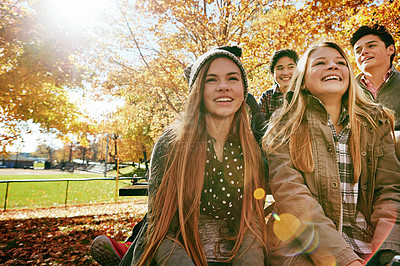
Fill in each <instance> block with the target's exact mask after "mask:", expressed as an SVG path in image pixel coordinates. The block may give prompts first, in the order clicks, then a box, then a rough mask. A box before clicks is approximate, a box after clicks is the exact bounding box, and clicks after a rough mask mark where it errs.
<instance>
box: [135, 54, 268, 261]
mask: <svg viewBox="0 0 400 266" xmlns="http://www.w3.org/2000/svg"><path fill="white" fill-rule="evenodd" d="M218 57H219V56H218ZM215 58H217V57H215ZM215 58H213V59H210V60H209V61H208V62H206V63H205V64H204V66H203V67H202V69H201V70H200V73H199V75H198V77H197V79H196V80H195V83H194V85H193V87H192V89H191V91H190V93H189V97H188V101H187V103H186V106H185V109H184V112H183V115H182V117H181V119H179V120H177V121H176V122H175V123H174V124H173V125H172V126H171V127H170V132H171V138H170V143H169V145H168V151H167V154H166V159H165V161H166V165H165V167H166V168H165V171H164V175H163V179H162V181H161V184H160V187H159V189H158V191H157V194H156V196H155V197H154V199H153V212H152V216H151V217H150V220H149V227H148V230H147V239H148V240H147V244H146V247H145V250H144V253H143V255H142V257H141V258H140V260H139V265H143V264H149V263H150V262H151V259H152V258H153V256H154V254H155V252H156V250H157V249H158V247H159V245H160V243H161V241H162V240H163V239H164V238H165V237H166V234H167V231H168V228H169V226H170V223H171V221H172V219H173V218H174V216H177V219H178V221H179V228H178V234H177V237H176V238H175V239H172V240H173V241H176V242H177V243H179V244H180V245H181V246H182V247H183V248H184V249H185V251H186V252H187V254H188V255H189V256H190V257H191V259H192V261H193V262H194V263H195V264H196V265H207V260H206V256H205V254H204V251H203V248H202V243H201V237H200V234H199V231H198V225H199V216H200V198H201V191H202V188H203V181H204V172H205V162H206V145H207V144H206V142H207V128H206V122H205V115H206V113H207V110H206V109H205V106H204V101H203V91H204V83H205V76H206V74H207V72H208V69H209V66H210V64H211V62H212V61H213V60H214V59H215ZM227 58H228V57H227ZM230 132H231V134H238V135H239V138H240V142H241V146H242V150H243V158H244V192H243V204H242V209H241V220H240V225H239V229H238V230H237V232H238V234H237V235H236V236H235V237H234V240H235V245H234V247H233V249H232V251H231V252H230V253H229V254H228V256H229V260H232V259H233V258H234V256H235V255H236V254H237V252H238V250H239V247H240V245H241V243H242V240H243V235H244V232H245V231H246V230H251V231H252V232H253V233H254V234H255V235H256V237H257V238H258V239H260V240H261V241H262V243H263V244H264V239H265V230H264V226H263V224H264V223H265V220H264V215H263V203H264V201H263V200H262V199H261V200H257V199H255V198H254V197H253V192H254V191H255V189H257V188H260V187H264V186H265V182H264V180H263V178H264V171H263V160H262V155H261V151H260V148H259V146H258V144H257V142H256V140H255V138H254V136H253V135H252V133H251V130H250V125H249V121H248V116H247V112H246V106H245V103H244V102H243V103H242V105H241V107H240V108H239V110H238V111H237V112H236V114H235V117H234V120H233V123H232V126H231V129H230ZM152 170H154V169H152ZM158 170H159V171H161V170H160V169H158ZM149 204H150V203H149ZM254 215H257V217H258V222H259V224H260V226H261V229H262V235H261V236H259V235H257V234H256V231H255V229H254V228H253V227H252V226H254V225H253V224H250V220H251V217H252V216H254ZM221 261H222V260H221Z"/></svg>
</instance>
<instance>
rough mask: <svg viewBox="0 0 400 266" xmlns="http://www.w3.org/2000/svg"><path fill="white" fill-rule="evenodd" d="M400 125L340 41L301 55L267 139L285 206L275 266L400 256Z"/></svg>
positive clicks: (279, 213) (270, 234) (276, 219)
mask: <svg viewBox="0 0 400 266" xmlns="http://www.w3.org/2000/svg"><path fill="white" fill-rule="evenodd" d="M393 124H394V122H393V114H392V112H391V111H389V110H387V109H385V108H383V107H381V106H380V105H377V104H374V103H372V102H371V101H370V100H368V99H367V98H366V97H365V96H364V94H363V92H362V91H361V89H360V88H359V87H358V85H357V83H356V80H355V77H354V74H353V70H352V68H351V65H350V62H349V59H348V57H347V56H346V54H345V52H344V51H343V49H342V48H341V47H340V46H338V45H337V44H336V43H333V42H321V43H319V44H317V45H315V46H312V47H311V48H310V49H309V50H308V51H307V52H306V53H305V54H304V55H303V56H302V57H301V59H300V61H299V63H298V66H297V71H296V72H295V74H294V76H293V78H292V82H291V85H290V87H289V92H288V93H287V94H286V99H285V102H284V105H283V107H282V108H281V109H280V110H278V111H277V112H276V113H275V114H274V115H273V117H272V119H271V120H270V123H269V125H268V130H267V133H266V135H265V136H264V140H263V146H264V150H265V152H266V153H267V159H268V164H269V169H270V180H271V181H270V182H271V183H270V186H271V191H272V195H273V196H274V199H275V201H276V202H275V209H274V214H273V215H272V218H271V219H269V221H268V224H267V238H268V240H269V241H268V242H267V249H268V250H269V251H270V252H269V258H268V261H269V263H270V264H272V265H314V264H315V265H362V264H363V263H365V262H367V261H368V260H370V259H371V257H372V256H373V255H374V254H375V256H374V258H373V260H376V261H379V260H381V261H385V262H387V260H389V261H390V257H393V256H394V255H396V254H399V253H400V241H399V239H400V227H399V225H400V221H399V212H400V164H399V161H398V159H397V157H396V155H395V146H394V137H393ZM373 265H375V264H373ZM377 265H379V264H377Z"/></svg>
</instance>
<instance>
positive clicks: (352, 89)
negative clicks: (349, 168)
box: [263, 41, 394, 184]
mask: <svg viewBox="0 0 400 266" xmlns="http://www.w3.org/2000/svg"><path fill="white" fill-rule="evenodd" d="M322 47H330V48H333V49H335V50H337V51H338V52H339V53H340V55H341V56H342V57H343V58H344V59H345V60H346V64H347V67H348V68H349V75H350V77H349V80H350V82H349V87H348V89H347V91H346V93H345V94H344V95H343V97H342V105H343V106H345V107H346V109H347V111H348V114H349V122H350V128H351V132H350V136H349V149H350V154H351V157H352V160H353V167H354V179H353V184H355V183H357V182H358V178H359V176H360V174H361V151H360V138H361V136H360V131H361V119H360V118H361V117H365V118H366V119H367V120H368V121H369V122H370V123H371V124H372V125H373V127H374V128H375V130H379V129H378V126H377V125H376V123H375V122H374V121H373V119H372V117H371V116H370V114H369V113H368V112H367V111H366V110H365V108H363V107H374V106H377V104H375V103H373V102H372V101H371V100H370V99H368V98H367V97H366V96H365V94H364V92H363V91H362V89H361V88H360V86H359V85H358V84H357V81H356V79H355V76H354V72H353V69H352V67H351V64H350V61H349V59H348V57H347V55H346V53H345V52H344V51H343V49H342V48H341V47H340V46H339V45H338V44H336V43H334V42H330V41H322V42H320V43H318V44H316V45H314V46H312V47H311V48H309V49H308V50H307V51H306V52H305V53H304V55H303V56H302V57H301V58H300V60H299V63H298V65H297V70H296V72H295V73H294V76H293V78H292V81H291V84H290V86H289V95H287V97H286V98H287V99H285V101H284V104H283V107H282V109H281V110H279V111H278V112H277V113H276V114H275V115H274V116H273V117H272V118H271V120H270V123H269V125H268V129H267V132H266V134H265V136H264V138H263V147H264V149H265V151H266V152H267V153H270V152H273V151H275V150H276V149H277V148H279V147H280V146H282V145H285V144H286V143H287V142H289V150H290V156H291V160H292V162H293V164H294V166H295V167H296V168H297V169H298V170H300V171H302V172H312V171H313V170H314V158H313V154H312V143H311V138H310V133H309V129H308V126H307V121H306V116H305V112H306V108H307V96H308V95H309V94H310V93H309V91H308V90H307V88H306V87H305V83H304V80H305V73H306V70H307V65H308V60H309V57H310V55H311V54H312V53H313V52H314V51H315V50H317V49H319V48H322ZM288 96H289V98H290V97H291V98H290V99H288ZM383 113H384V116H387V117H388V118H389V120H390V121H391V124H392V131H393V125H394V120H393V114H392V113H391V112H390V111H389V110H387V109H385V108H383Z"/></svg>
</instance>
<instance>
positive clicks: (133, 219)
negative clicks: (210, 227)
mask: <svg viewBox="0 0 400 266" xmlns="http://www.w3.org/2000/svg"><path fill="white" fill-rule="evenodd" d="M146 202H147V201H146V199H145V198H143V199H134V200H132V201H131V202H125V203H117V204H94V205H82V206H73V207H68V208H47V209H36V210H16V211H6V212H2V213H1V214H0V264H1V265H26V264H28V265H97V263H96V262H94V261H93V260H92V258H91V256H90V252H89V247H90V243H91V242H92V240H93V239H94V238H95V237H96V236H98V235H104V234H107V235H110V236H112V237H113V238H114V239H115V240H117V241H124V240H125V239H126V238H127V237H128V236H129V235H130V232H131V230H132V227H133V226H134V225H135V224H136V223H137V222H138V221H140V219H141V217H143V215H144V214H145V212H146V208H147V205H146Z"/></svg>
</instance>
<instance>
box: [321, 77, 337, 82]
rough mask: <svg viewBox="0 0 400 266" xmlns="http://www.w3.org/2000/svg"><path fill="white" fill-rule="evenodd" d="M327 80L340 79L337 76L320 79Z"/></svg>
mask: <svg viewBox="0 0 400 266" xmlns="http://www.w3.org/2000/svg"><path fill="white" fill-rule="evenodd" d="M327 80H340V78H339V77H338V76H327V77H325V78H323V79H322V81H327Z"/></svg>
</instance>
